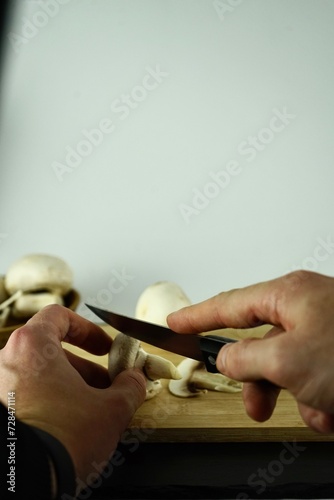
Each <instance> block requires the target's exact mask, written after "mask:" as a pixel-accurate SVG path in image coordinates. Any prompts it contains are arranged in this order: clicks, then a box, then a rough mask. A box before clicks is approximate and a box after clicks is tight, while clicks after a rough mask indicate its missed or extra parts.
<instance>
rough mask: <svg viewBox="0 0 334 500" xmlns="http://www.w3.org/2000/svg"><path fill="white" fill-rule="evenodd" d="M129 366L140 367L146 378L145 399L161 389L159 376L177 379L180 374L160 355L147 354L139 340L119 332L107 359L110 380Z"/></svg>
mask: <svg viewBox="0 0 334 500" xmlns="http://www.w3.org/2000/svg"><path fill="white" fill-rule="evenodd" d="M129 368H139V369H141V370H142V371H143V372H144V374H145V376H146V378H147V384H146V399H151V398H153V397H154V396H155V395H156V394H158V393H159V392H160V391H161V389H162V384H161V382H160V379H161V378H166V379H171V378H172V379H177V378H180V374H179V372H178V370H177V368H176V367H175V366H174V365H173V363H171V362H170V361H168V360H167V359H164V358H162V357H161V356H156V355H154V354H148V353H147V352H146V351H144V349H142V348H141V347H140V342H139V340H136V339H134V338H132V337H129V336H128V335H124V334H123V333H119V334H118V335H116V337H115V339H114V341H113V343H112V346H111V349H110V352H109V360H108V372H109V377H110V380H111V381H113V380H114V378H115V377H116V376H117V375H118V374H119V373H121V372H122V371H123V370H127V369H129Z"/></svg>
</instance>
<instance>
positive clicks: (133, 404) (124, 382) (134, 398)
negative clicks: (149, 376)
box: [110, 368, 146, 418]
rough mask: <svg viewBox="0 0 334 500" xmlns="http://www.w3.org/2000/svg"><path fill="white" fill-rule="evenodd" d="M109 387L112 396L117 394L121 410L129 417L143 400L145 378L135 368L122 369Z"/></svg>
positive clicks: (144, 395)
mask: <svg viewBox="0 0 334 500" xmlns="http://www.w3.org/2000/svg"><path fill="white" fill-rule="evenodd" d="M110 389H111V393H112V394H113V396H116V395H118V396H119V398H120V401H119V405H120V407H122V411H123V412H126V414H127V415H128V416H129V418H131V417H132V416H133V414H134V413H135V412H136V410H137V409H138V408H139V407H140V406H141V405H142V404H143V402H144V400H145V397H146V378H145V376H144V374H143V372H142V371H141V370H138V369H137V368H133V369H129V370H124V371H122V372H121V373H120V374H119V375H117V377H115V379H114V381H113V383H112V385H111V387H110Z"/></svg>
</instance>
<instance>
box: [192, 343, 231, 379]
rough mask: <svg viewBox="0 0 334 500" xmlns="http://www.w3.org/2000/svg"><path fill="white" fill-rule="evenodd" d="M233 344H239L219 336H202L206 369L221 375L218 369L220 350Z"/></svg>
mask: <svg viewBox="0 0 334 500" xmlns="http://www.w3.org/2000/svg"><path fill="white" fill-rule="evenodd" d="M231 342H237V340H235V339H229V338H227V337H220V336H218V335H205V336H201V338H200V341H199V345H200V348H201V351H202V354H203V357H204V362H205V367H206V369H207V371H208V372H210V373H219V372H218V370H217V367H216V359H217V355H218V353H219V351H220V349H221V348H222V347H223V346H224V345H226V344H230V343H231Z"/></svg>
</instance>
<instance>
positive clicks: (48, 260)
mask: <svg viewBox="0 0 334 500" xmlns="http://www.w3.org/2000/svg"><path fill="white" fill-rule="evenodd" d="M72 282H73V273H72V270H71V269H70V268H69V266H68V265H67V264H66V262H64V261H63V260H62V259H60V258H59V257H54V256H53V255H45V254H32V255H26V256H25V257H22V258H21V259H19V260H17V261H16V262H14V263H13V264H12V265H11V266H10V267H9V269H8V271H7V274H6V276H5V287H6V290H7V292H8V293H9V295H12V294H13V293H15V292H17V291H18V290H23V291H36V290H43V291H45V290H48V291H51V292H54V293H58V294H59V295H65V294H66V293H67V292H69V291H70V289H71V287H72Z"/></svg>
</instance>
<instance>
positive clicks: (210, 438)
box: [64, 326, 334, 443]
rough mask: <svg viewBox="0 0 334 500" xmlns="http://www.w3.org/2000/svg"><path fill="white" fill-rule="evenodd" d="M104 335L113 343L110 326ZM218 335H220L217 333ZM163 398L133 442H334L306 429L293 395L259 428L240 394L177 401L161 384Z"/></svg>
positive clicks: (147, 411) (131, 433)
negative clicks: (108, 336)
mask: <svg viewBox="0 0 334 500" xmlns="http://www.w3.org/2000/svg"><path fill="white" fill-rule="evenodd" d="M103 328H104V330H105V331H106V332H107V333H108V334H110V335H111V337H114V336H115V334H117V332H116V331H115V330H114V329H113V328H112V327H109V326H103ZM267 330H268V327H261V328H258V329H253V330H224V331H222V334H223V335H225V336H226V337H232V338H236V339H240V338H245V337H246V336H253V337H254V336H257V337H261V336H262V335H263V334H264V333H265V331H267ZM215 334H217V332H215ZM142 346H143V348H144V349H145V350H146V351H147V352H150V353H153V354H158V355H160V356H164V357H165V358H167V359H170V360H171V361H172V362H173V363H174V364H175V365H177V364H178V363H179V362H180V361H181V360H182V359H183V358H182V356H178V355H177V354H173V353H169V352H166V351H163V350H161V349H158V348H155V347H152V346H151V345H148V344H144V343H143V344H142ZM64 347H66V349H68V350H71V351H72V352H75V353H76V354H80V355H82V356H83V357H85V358H87V359H90V360H92V361H95V362H97V363H99V364H102V365H103V366H105V367H106V366H107V362H108V360H107V356H94V355H92V354H89V353H86V352H85V351H82V350H81V349H79V348H77V347H74V346H70V345H68V344H66V346H65V345H64ZM162 384H163V389H162V392H161V393H160V394H159V395H158V396H156V397H155V398H153V399H151V400H148V401H145V402H144V404H143V405H142V406H141V407H140V408H139V410H138V411H137V413H136V414H135V416H134V418H133V420H132V422H131V425H130V428H129V430H128V431H127V437H128V439H139V440H140V441H145V442H167V443H168V442H228V441H233V442H258V441H293V440H297V441H334V435H323V434H318V433H316V432H313V431H312V430H310V429H309V428H308V427H307V426H305V424H304V423H303V421H302V419H301V417H300V415H299V412H298V409H297V405H296V403H295V401H294V399H293V398H292V397H291V395H290V394H289V393H288V392H287V391H285V390H283V391H282V392H281V394H280V396H279V399H278V403H277V406H276V409H275V412H274V414H273V416H272V417H271V419H270V420H268V421H267V422H264V423H257V422H254V421H253V420H251V419H250V418H249V417H248V416H247V415H246V413H245V410H244V406H243V402H242V394H241V393H234V394H230V393H221V392H213V391H208V392H207V393H206V394H201V395H199V396H197V397H194V398H178V397H176V396H173V395H172V394H171V393H170V392H169V390H168V381H162Z"/></svg>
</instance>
